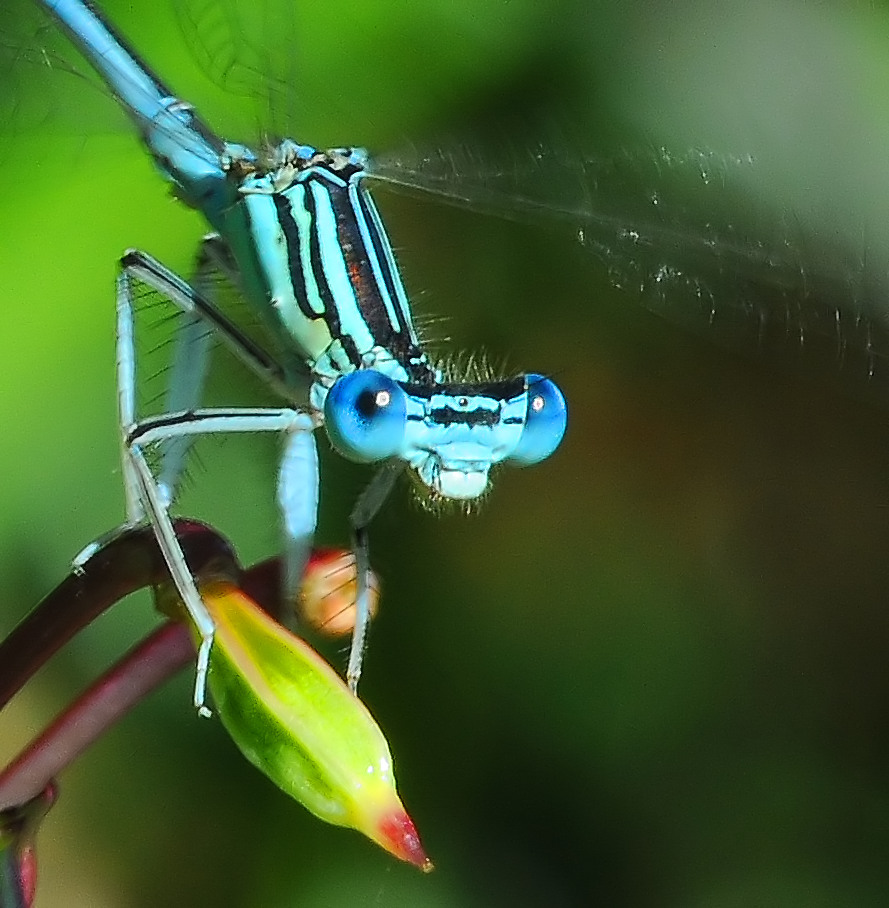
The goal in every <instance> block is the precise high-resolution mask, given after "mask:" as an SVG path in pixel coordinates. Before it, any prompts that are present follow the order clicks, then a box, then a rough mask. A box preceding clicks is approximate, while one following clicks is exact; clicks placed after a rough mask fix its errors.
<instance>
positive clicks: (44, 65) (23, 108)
mask: <svg viewBox="0 0 889 908" xmlns="http://www.w3.org/2000/svg"><path fill="white" fill-rule="evenodd" d="M44 128H45V129H47V130H51V131H57V130H64V131H69V132H72V133H77V134H86V133H104V132H115V131H123V130H125V129H127V128H128V122H127V119H126V117H125V115H124V114H123V112H122V111H121V110H119V109H118V108H117V106H116V105H115V104H114V103H113V101H112V100H111V99H110V98H109V96H108V92H107V89H106V88H105V87H104V85H102V83H101V81H100V79H99V77H98V76H97V75H96V74H95V73H94V72H93V70H92V69H91V68H90V67H89V66H88V65H87V63H86V62H85V61H84V60H83V59H82V58H81V57H79V55H78V54H77V52H76V51H75V50H74V48H73V47H72V46H71V44H70V42H69V41H68V40H67V38H66V37H65V36H64V35H63V34H62V33H61V31H60V30H59V29H58V27H57V26H55V24H54V23H53V22H51V21H50V19H49V17H48V16H47V15H46V13H45V12H44V11H43V10H41V9H39V8H38V7H37V5H36V4H35V3H34V2H31V0H10V2H9V3H6V4H4V9H3V24H2V28H0V135H3V136H4V137H7V136H16V135H18V134H20V133H33V132H37V131H39V130H41V129H44ZM130 128H131V127H130Z"/></svg>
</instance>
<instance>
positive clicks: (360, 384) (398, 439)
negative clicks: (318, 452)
mask: <svg viewBox="0 0 889 908" xmlns="http://www.w3.org/2000/svg"><path fill="white" fill-rule="evenodd" d="M405 401H406V396H405V393H404V391H402V390H401V388H400V387H399V386H398V384H397V383H396V382H394V381H392V379H391V378H387V377H386V376H385V375H383V374H382V373H380V372H377V371H376V370H375V369H361V370H359V371H357V372H350V373H349V374H348V375H344V376H343V377H342V378H338V379H337V380H336V382H335V383H334V385H333V387H332V388H331V389H330V391H328V393H327V400H326V401H325V402H324V422H325V427H326V428H327V435H328V437H329V438H330V441H331V444H332V445H333V446H334V448H336V450H337V451H339V453H340V454H342V455H343V457H346V458H348V459H349V460H354V461H357V462H358V463H373V462H374V461H378V460H386V459H388V458H389V457H393V456H395V455H396V454H397V453H398V452H399V451H400V450H401V446H402V442H403V440H404V428H405V421H406V412H407V410H406V403H405Z"/></svg>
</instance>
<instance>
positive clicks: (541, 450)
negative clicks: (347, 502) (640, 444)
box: [324, 369, 566, 501]
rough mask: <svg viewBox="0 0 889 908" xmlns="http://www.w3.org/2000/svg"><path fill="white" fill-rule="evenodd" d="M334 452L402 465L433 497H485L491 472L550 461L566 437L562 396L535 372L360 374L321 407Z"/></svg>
mask: <svg viewBox="0 0 889 908" xmlns="http://www.w3.org/2000/svg"><path fill="white" fill-rule="evenodd" d="M324 420H325V425H326V427H327V434H328V436H329V438H330V440H331V443H332V444H333V446H334V447H335V448H336V449H337V450H338V451H339V452H340V453H341V454H342V455H343V456H344V457H347V458H349V459H350V460H354V461H357V462H359V463H374V462H380V461H384V460H392V459H396V458H397V459H399V460H402V461H404V462H405V463H406V464H407V465H408V466H409V467H410V468H411V469H412V471H413V472H414V473H415V474H416V477H417V479H418V481H419V482H420V483H421V485H422V486H424V487H425V490H426V494H428V495H429V496H431V497H432V498H436V499H443V500H454V501H471V500H474V499H477V498H479V497H480V496H481V495H483V494H484V493H485V491H486V490H487V488H488V484H489V474H490V470H491V467H492V466H493V465H494V464H498V463H501V462H504V461H510V462H512V463H514V464H517V465H519V466H527V465H530V464H532V463H538V462H539V461H541V460H543V459H545V458H546V457H548V456H549V455H550V454H552V452H553V451H555V449H556V448H557V447H558V445H559V442H560V441H561V439H562V435H563V434H564V432H565V423H566V410H565V400H564V398H563V397H562V393H561V391H559V389H558V387H556V385H555V384H554V383H553V382H552V381H550V380H549V379H548V378H544V377H543V376H542V375H537V374H536V373H529V374H526V375H518V376H516V377H515V378H512V379H509V380H507V381H496V382H479V383H475V382H473V383H465V382H459V383H457V382H443V383H440V384H433V385H425V384H415V383H411V382H401V381H396V380H394V379H392V378H390V377H389V376H386V375H383V374H382V373H381V372H378V371H377V370H375V369H361V370H358V371H356V372H351V373H349V374H348V375H344V376H342V377H341V378H339V379H337V381H336V382H334V384H333V387H332V388H331V389H330V391H329V392H328V394H327V398H326V400H325V402H324Z"/></svg>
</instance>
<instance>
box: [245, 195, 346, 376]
mask: <svg viewBox="0 0 889 908" xmlns="http://www.w3.org/2000/svg"><path fill="white" fill-rule="evenodd" d="M295 188H297V187H295ZM298 188H299V189H302V187H298ZM289 197H290V194H288V198H289ZM244 204H245V205H246V206H247V212H248V216H249V223H250V232H251V234H252V235H253V238H254V247H253V248H254V251H255V253H256V257H257V259H258V261H259V265H260V267H261V269H262V272H263V276H264V278H265V281H266V283H267V285H268V290H269V293H270V294H271V300H272V306H273V307H274V310H275V312H276V313H277V316H278V319H279V320H280V322H281V323H282V325H283V326H284V328H285V330H286V331H287V333H288V334H289V335H290V336H291V337H292V338H293V340H294V341H295V342H296V343H297V344H298V346H299V347H300V349H301V350H302V351H303V353H304V355H305V356H306V358H307V359H309V360H311V361H314V360H315V359H317V358H318V356H320V355H321V353H322V352H323V351H324V350H326V349H327V347H328V346H329V345H330V340H331V338H330V332H329V331H328V329H327V325H326V324H325V322H324V321H323V320H322V319H320V318H319V319H317V320H315V321H312V320H310V319H307V318H306V317H305V315H304V314H303V313H302V311H301V310H300V306H299V303H298V301H297V299H296V296H295V294H294V288H293V281H292V280H291V277H290V268H289V265H288V261H287V256H286V255H282V250H284V249H286V246H287V242H286V237H285V236H284V231H283V229H282V227H281V222H280V220H279V218H278V212H277V211H276V209H275V205H274V201H273V199H272V197H271V195H268V194H266V193H248V194H247V195H245V196H244ZM292 204H293V203H292V202H291V205H292ZM299 207H301V206H299ZM298 210H299V209H298ZM303 214H304V215H305V211H303ZM302 268H303V273H304V274H306V277H307V279H306V288H307V290H308V288H309V286H311V287H312V288H314V291H315V298H314V299H311V298H310V303H311V304H312V307H313V308H316V306H317V307H318V310H319V311H320V312H323V306H321V305H320V303H321V299H320V296H318V291H317V287H316V286H315V284H314V281H312V282H311V285H310V281H309V280H308V275H309V272H310V269H309V271H308V272H307V269H306V265H305V264H304V263H303V264H302ZM310 297H311V293H310Z"/></svg>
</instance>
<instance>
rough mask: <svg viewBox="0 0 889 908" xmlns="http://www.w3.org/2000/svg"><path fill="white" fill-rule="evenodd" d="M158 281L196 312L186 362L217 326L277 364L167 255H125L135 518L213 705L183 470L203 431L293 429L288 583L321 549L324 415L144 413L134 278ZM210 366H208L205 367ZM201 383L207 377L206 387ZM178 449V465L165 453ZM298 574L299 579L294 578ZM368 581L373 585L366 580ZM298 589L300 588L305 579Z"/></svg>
mask: <svg viewBox="0 0 889 908" xmlns="http://www.w3.org/2000/svg"><path fill="white" fill-rule="evenodd" d="M133 278H138V279H139V280H141V281H143V282H145V283H147V284H149V285H150V286H151V287H153V288H154V289H155V290H157V291H158V292H159V293H160V294H161V296H162V298H164V299H167V300H169V301H170V302H171V303H172V304H174V305H176V306H177V307H178V308H180V309H181V310H183V311H184V312H185V313H186V314H187V315H188V316H189V318H190V321H189V323H188V324H187V325H186V329H185V330H186V331H187V332H188V333H187V334H186V335H185V338H184V341H181V342H180V345H179V348H178V350H177V355H176V362H181V363H185V362H186V361H187V357H186V356H185V355H183V351H186V352H187V351H188V348H189V347H191V346H193V347H194V348H195V349H196V350H197V355H198V356H201V357H204V356H205V355H206V349H207V343H206V335H207V332H209V331H212V332H213V333H214V334H216V335H218V336H219V337H220V338H221V339H223V340H224V341H225V342H226V343H227V344H228V346H229V347H231V348H232V349H233V350H235V351H236V352H237V354H238V356H239V358H240V359H241V360H242V361H243V362H245V363H246V364H248V365H249V366H250V367H251V368H252V369H253V370H254V371H256V372H258V373H259V374H260V375H261V376H263V377H266V378H267V377H268V376H269V374H270V372H274V371H276V370H275V366H274V363H273V361H272V360H271V359H270V358H269V357H267V356H266V355H265V354H264V353H262V351H261V350H260V349H259V348H258V347H256V346H255V345H253V344H251V343H250V342H249V340H248V339H247V338H246V337H245V336H244V335H243V334H242V333H241V332H240V331H238V330H237V329H236V328H235V327H234V326H232V325H231V324H230V323H229V322H228V320H227V319H226V318H225V316H224V315H223V314H222V313H220V312H219V311H218V310H217V309H216V308H215V306H213V304H212V303H211V302H210V301H209V300H208V299H206V298H205V297H204V296H202V295H201V294H199V293H197V291H195V290H194V289H193V288H192V287H191V286H190V285H189V284H187V283H186V282H185V281H183V280H182V279H181V278H180V277H178V276H177V275H175V274H173V273H172V272H170V271H168V270H167V269H166V268H164V267H163V266H162V265H161V264H160V263H159V262H157V261H156V260H154V259H152V258H150V257H149V256H146V255H144V254H143V253H139V252H131V253H128V254H127V256H125V257H124V259H123V260H122V263H121V274H120V277H119V279H118V289H117V326H118V330H117V362H118V401H119V417H120V428H121V436H122V460H123V475H124V484H125V489H126V500H127V520H128V522H130V523H139V522H141V521H143V520H148V522H149V523H150V524H151V526H152V527H153V528H154V531H155V533H156V534H157V537H158V541H159V543H160V546H161V550H162V552H163V555H164V558H165V560H166V562H167V565H168V567H169V569H170V574H171V576H172V578H173V581H174V583H175V584H176V588H177V590H178V591H179V594H180V596H181V597H182V601H183V603H184V604H185V607H186V609H187V610H188V612H189V614H190V615H191V617H192V619H193V620H194V622H195V625H196V627H197V629H198V631H199V633H200V635H201V640H202V643H201V647H200V651H199V654H198V666H197V677H196V681H195V705H196V706H197V707H198V708H199V710H201V711H204V710H205V707H204V700H205V688H206V673H207V668H208V661H209V654H210V649H211V646H212V642H213V631H214V628H213V623H212V620H211V618H210V616H209V614H208V612H207V610H206V608H205V607H204V605H203V603H202V601H201V597H200V593H199V592H198V590H197V587H196V585H195V582H194V579H193V578H192V576H191V573H190V571H189V569H188V565H187V563H186V561H185V557H184V555H183V553H182V548H181V546H180V545H179V543H178V541H177V539H176V534H175V530H174V528H173V525H172V521H171V519H170V516H169V509H170V505H171V504H172V500H173V497H174V495H175V490H176V487H177V485H178V480H179V472H180V471H181V465H182V462H183V460H184V456H185V454H186V453H187V445H188V443H189V442H190V441H191V440H193V439H194V438H196V437H199V436H204V435H210V434H219V433H228V432H247V433H255V432H277V433H281V434H282V435H283V437H284V452H283V455H282V458H281V466H280V470H279V476H278V503H279V506H280V508H281V513H282V516H283V526H284V536H285V550H286V551H285V555H286V561H287V569H286V572H285V573H286V577H287V578H289V581H288V582H293V583H294V584H296V583H298V578H299V577H301V575H302V572H303V568H304V566H305V563H306V560H307V558H308V553H309V550H310V548H311V544H312V538H313V535H314V530H315V519H316V513H317V508H318V461H317V450H316V446H315V440H314V435H313V432H314V429H315V428H316V427H317V425H318V420H317V419H316V418H315V417H313V415H312V414H311V413H309V412H308V411H305V410H297V409H292V408H278V409H275V408H226V409H222V408H216V409H186V410H179V411H177V412H170V413H164V414H161V415H158V416H153V417H150V418H142V419H140V418H139V417H138V416H137V414H136V407H135V399H136V347H135V318H136V316H135V311H134V306H133V293H132V279H133ZM202 371H203V368H202ZM188 372H189V370H188V369H187V368H186V367H185V366H183V367H182V369H181V370H177V369H176V368H175V366H174V372H173V377H174V379H178V380H182V378H183V375H186V377H188V378H194V374H193V373H192V374H187V373H188ZM197 387H198V389H199V387H200V386H199V385H198V386H197ZM194 392H195V386H192V387H191V388H189V389H188V390H186V391H181V392H180V391H178V390H176V389H175V388H174V389H173V390H171V392H170V393H169V394H168V398H167V400H168V401H170V400H174V401H175V400H180V401H182V400H184V399H186V398H189V399H190V398H192V397H193V396H194ZM151 446H159V447H160V449H161V451H162V455H161V468H160V470H159V471H158V473H159V476H160V477H161V478H158V477H156V476H155V475H154V473H153V472H152V470H151V468H150V466H149V464H148V461H147V459H146V457H145V451H146V449H148V448H150V447H151ZM165 455H166V456H167V457H172V458H173V461H174V462H173V465H172V466H170V464H169V462H165V460H164V456H165ZM293 578H295V580H294V579H293ZM365 586H366V584H365ZM291 592H295V586H294V588H293V590H291Z"/></svg>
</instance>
